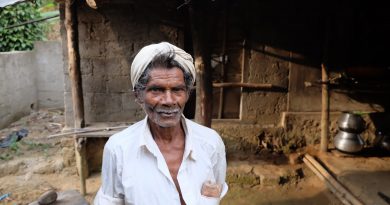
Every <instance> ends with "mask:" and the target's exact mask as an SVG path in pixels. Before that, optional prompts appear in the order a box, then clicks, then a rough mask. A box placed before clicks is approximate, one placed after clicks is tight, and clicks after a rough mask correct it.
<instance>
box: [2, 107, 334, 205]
mask: <svg viewBox="0 0 390 205" xmlns="http://www.w3.org/2000/svg"><path fill="white" fill-rule="evenodd" d="M63 125H64V116H63V110H61V109H50V110H40V111H36V112H32V113H31V114H30V115H29V116H26V117H23V118H21V119H20V120H18V121H16V122H14V123H13V124H11V125H10V126H8V127H7V128H5V129H2V130H0V139H4V138H5V137H6V136H7V135H9V134H10V133H12V132H13V131H18V130H20V129H22V128H25V129H27V130H29V134H28V136H27V137H25V138H23V139H22V140H20V141H19V142H16V143H13V144H12V145H11V146H10V147H8V148H0V196H2V195H4V194H8V193H9V194H10V196H9V197H7V198H6V199H3V200H1V201H0V204H2V205H3V204H10V205H11V204H12V205H14V204H28V203H30V202H32V201H34V200H36V199H37V198H38V197H39V196H40V195H41V194H42V193H44V192H45V191H47V190H50V189H55V190H57V191H65V190H69V189H77V190H78V189H79V187H80V185H79V177H78V175H77V170H76V167H75V162H74V155H73V154H74V152H73V150H72V148H73V144H72V142H73V141H72V139H71V138H66V137H65V138H48V137H47V136H49V135H52V134H56V133H59V132H60V131H61V130H62V129H63ZM240 163H241V162H240ZM234 164H236V163H235V162H228V183H229V192H228V194H227V195H226V196H225V198H224V199H223V200H222V202H221V204H222V205H229V204H234V205H236V204H242V205H245V204H248V205H252V204H253V205H255V204H256V205H257V204H276V205H282V204H319V205H321V204H324V205H326V204H334V205H339V204H341V203H340V202H339V201H338V200H337V199H336V198H335V197H334V196H333V195H332V194H331V193H330V192H329V191H328V190H327V188H326V187H325V185H324V183H323V182H322V181H320V180H319V179H318V178H317V177H316V176H315V175H314V174H313V173H311V172H310V171H309V170H308V169H306V168H304V165H303V164H300V165H291V167H292V168H293V169H296V168H297V166H298V167H301V168H300V170H302V176H301V177H299V178H297V179H296V180H293V181H290V182H289V183H280V182H276V184H275V183H274V184H272V183H270V184H269V185H263V184H251V183H252V181H251V178H245V174H244V175H243V176H244V178H242V179H249V181H248V184H245V183H237V182H238V181H239V180H238V179H241V178H237V177H236V178H234V177H233V178H234V179H233V178H232V176H238V175H235V174H234V172H235V171H234V170H237V168H235V167H234V166H235V165H234ZM238 167H244V168H243V169H247V168H246V167H248V166H247V165H246V167H245V166H242V165H239V166H238ZM249 169H252V171H251V173H252V172H253V170H255V172H256V169H261V170H260V171H258V172H262V173H264V172H266V173H274V172H278V170H279V169H280V168H279V167H278V166H268V165H267V166H266V165H264V166H261V165H258V167H257V168H256V166H255V167H250V166H249ZM284 169H287V170H288V169H289V165H284ZM232 170H233V171H232ZM235 180H236V181H235ZM255 180H257V178H255ZM263 180H265V179H263ZM244 181H245V180H244ZM99 186H100V174H99V173H92V175H91V176H90V177H89V178H88V179H87V192H88V194H87V196H86V197H85V198H86V199H87V201H89V202H91V201H92V200H93V197H94V195H95V193H96V191H97V189H98V188H99ZM91 204H92V203H91Z"/></svg>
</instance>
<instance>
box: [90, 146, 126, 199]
mask: <svg viewBox="0 0 390 205" xmlns="http://www.w3.org/2000/svg"><path fill="white" fill-rule="evenodd" d="M108 145H109V144H106V146H105V147H104V151H103V164H102V185H101V187H100V189H99V191H98V193H97V194H96V197H95V199H94V204H95V205H106V204H112V205H123V204H124V199H123V198H124V194H123V187H122V183H121V181H120V175H121V173H120V170H121V166H122V165H121V163H120V161H119V160H117V156H116V155H115V153H114V152H112V151H111V150H110V147H109V146H108Z"/></svg>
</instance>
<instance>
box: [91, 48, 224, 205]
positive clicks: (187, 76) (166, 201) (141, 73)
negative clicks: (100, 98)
mask: <svg viewBox="0 0 390 205" xmlns="http://www.w3.org/2000/svg"><path fill="white" fill-rule="evenodd" d="M131 81H132V84H133V90H134V93H135V97H136V102H137V103H139V104H140V105H141V107H142V108H143V110H144V111H145V113H146V115H147V116H146V117H145V119H144V120H142V121H140V122H137V123H135V124H134V125H132V126H130V127H129V128H127V129H125V130H123V131H121V132H119V133H117V134H115V135H113V136H112V137H110V139H109V140H108V142H107V144H106V145H105V147H104V153H103V167H102V186H101V188H100V189H99V191H98V193H97V195H96V197H95V201H94V203H95V205H111V204H126V205H128V204H135V205H176V204H177V205H179V204H181V205H183V204H187V205H207V204H219V201H220V199H221V198H222V197H223V196H224V195H225V194H226V192H227V185H226V183H225V176H226V157H225V146H224V144H223V142H222V140H221V137H220V136H219V135H218V134H217V133H216V132H215V131H214V130H212V129H210V128H207V127H204V126H202V125H199V124H196V123H195V122H192V121H190V120H188V119H186V118H185V117H184V116H183V115H182V112H183V109H184V105H185V104H186V102H187V100H188V98H189V94H190V92H191V88H192V86H193V84H194V81H195V68H194V64H193V59H192V57H191V55H189V54H188V53H186V52H185V51H183V50H182V49H180V48H178V47H176V46H174V45H171V44H169V43H166V42H162V43H159V44H152V45H149V46H146V47H144V48H142V49H141V51H140V52H139V53H138V54H137V56H136V57H135V58H134V61H133V63H132V65H131Z"/></svg>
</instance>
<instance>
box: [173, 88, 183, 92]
mask: <svg viewBox="0 0 390 205" xmlns="http://www.w3.org/2000/svg"><path fill="white" fill-rule="evenodd" d="M172 91H173V92H184V91H185V89H184V88H172Z"/></svg>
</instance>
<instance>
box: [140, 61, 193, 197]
mask: <svg viewBox="0 0 390 205" xmlns="http://www.w3.org/2000/svg"><path fill="white" fill-rule="evenodd" d="M141 92H143V93H142V95H139V93H138V94H137V93H136V97H137V99H138V102H139V103H140V104H141V106H142V107H143V109H144V110H145V112H146V113H147V114H148V123H149V126H150V130H151V132H152V135H153V138H154V140H155V142H156V144H157V146H158V148H159V149H160V151H161V153H162V155H163V156H164V159H165V162H166V163H167V166H168V169H169V172H170V174H171V177H172V179H173V181H174V183H175V186H176V189H177V191H178V193H179V195H180V201H181V204H182V205H183V204H185V202H184V200H183V197H182V194H181V190H180V186H179V183H178V180H177V174H178V172H179V168H180V165H181V163H182V160H183V154H184V148H185V133H184V130H183V127H182V126H181V123H180V118H181V114H182V112H183V109H184V105H185V103H186V102H187V100H188V92H187V89H186V86H185V82H184V74H183V71H182V70H180V69H179V68H177V67H173V68H170V69H167V68H164V67H157V68H154V69H153V70H151V71H150V77H149V81H148V83H147V85H146V89H145V90H144V91H141Z"/></svg>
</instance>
